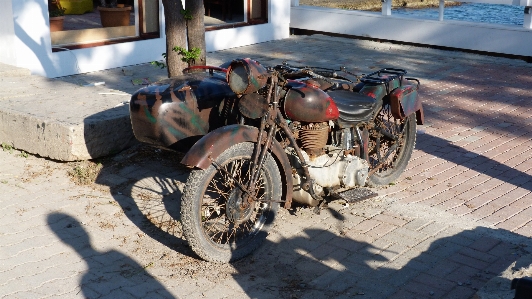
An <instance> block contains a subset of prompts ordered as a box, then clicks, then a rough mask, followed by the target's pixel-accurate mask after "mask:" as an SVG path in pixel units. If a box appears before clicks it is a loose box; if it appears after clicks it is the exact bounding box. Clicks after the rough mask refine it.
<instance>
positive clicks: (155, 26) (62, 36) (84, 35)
mask: <svg viewBox="0 0 532 299" xmlns="http://www.w3.org/2000/svg"><path fill="white" fill-rule="evenodd" d="M99 3H100V1H99V0H61V5H62V6H63V8H65V9H66V11H65V16H64V19H63V27H62V29H61V30H57V31H52V32H50V35H51V39H52V47H68V48H82V47H92V46H96V45H102V44H110V43H116V42H122V41H130V40H139V39H148V38H156V37H159V1H158V0H119V1H118V3H119V5H118V6H119V7H117V8H100V7H98V4H99ZM109 15H110V16H109ZM108 17H110V19H108ZM50 22H51V23H52V22H53V21H52V18H50ZM50 27H51V28H53V26H52V25H51V26H50ZM51 30H53V29H51Z"/></svg>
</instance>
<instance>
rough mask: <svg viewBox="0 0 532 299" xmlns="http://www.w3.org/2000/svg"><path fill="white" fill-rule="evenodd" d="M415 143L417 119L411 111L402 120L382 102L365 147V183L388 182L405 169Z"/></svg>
mask: <svg viewBox="0 0 532 299" xmlns="http://www.w3.org/2000/svg"><path fill="white" fill-rule="evenodd" d="M415 144H416V118H415V114H411V115H410V116H408V117H407V118H405V119H403V120H402V121H401V120H399V119H395V118H394V117H393V116H392V112H391V107H390V105H389V104H384V105H383V106H382V109H381V111H380V112H379V114H378V115H377V117H375V127H374V128H373V129H371V130H370V140H369V146H368V152H369V163H370V173H371V171H374V173H373V175H371V176H370V177H369V178H368V185H370V186H376V185H388V184H390V183H392V182H394V181H395V180H396V179H397V178H399V176H400V175H401V173H403V171H404V170H405V168H406V165H407V164H408V161H409V160H410V157H411V156H412V151H413V150H414V146H415Z"/></svg>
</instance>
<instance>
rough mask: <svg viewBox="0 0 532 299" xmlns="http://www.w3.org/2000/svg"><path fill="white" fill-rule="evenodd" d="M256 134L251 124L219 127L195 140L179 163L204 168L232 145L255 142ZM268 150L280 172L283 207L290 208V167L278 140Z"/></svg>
mask: <svg viewBox="0 0 532 299" xmlns="http://www.w3.org/2000/svg"><path fill="white" fill-rule="evenodd" d="M258 134H259V130H258V129H257V128H255V127H251V126H244V125H237V124H235V125H229V126H224V127H221V128H219V129H216V130H214V131H212V132H210V133H209V134H207V135H206V136H204V137H203V138H202V139H200V140H199V141H198V142H196V143H195V144H194V146H192V147H191V148H190V150H189V151H188V152H187V154H186V155H185V156H184V157H183V159H182V160H181V163H183V164H184V165H187V166H190V167H198V168H201V169H206V168H208V167H209V166H210V165H211V160H215V159H216V158H217V157H218V156H219V155H220V154H221V153H223V152H224V151H225V150H227V149H228V148H229V147H231V146H232V145H234V144H237V143H241V142H257V139H258ZM270 151H271V153H272V155H273V157H274V159H275V160H276V162H277V166H278V167H279V170H280V171H281V173H282V175H281V179H282V181H283V186H281V187H282V188H283V195H284V196H285V200H286V203H285V207H286V208H290V205H291V203H292V189H291V188H288V187H287V186H293V183H292V167H291V166H290V162H289V161H288V158H287V157H286V154H285V152H284V149H283V148H282V146H281V145H280V144H279V142H277V141H276V140H273V142H272V144H271V146H270Z"/></svg>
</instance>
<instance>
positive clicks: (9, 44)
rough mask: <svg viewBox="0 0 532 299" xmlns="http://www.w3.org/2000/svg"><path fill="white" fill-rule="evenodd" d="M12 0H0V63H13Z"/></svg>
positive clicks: (13, 29) (13, 28)
mask: <svg viewBox="0 0 532 299" xmlns="http://www.w3.org/2000/svg"><path fill="white" fill-rule="evenodd" d="M11 1H12V0H0V7H1V8H2V9H0V20H2V21H0V63H5V64H7V63H9V62H13V61H15V58H16V56H15V49H14V48H13V43H14V36H15V26H14V22H13V21H11V20H12V19H13V9H12V6H11Z"/></svg>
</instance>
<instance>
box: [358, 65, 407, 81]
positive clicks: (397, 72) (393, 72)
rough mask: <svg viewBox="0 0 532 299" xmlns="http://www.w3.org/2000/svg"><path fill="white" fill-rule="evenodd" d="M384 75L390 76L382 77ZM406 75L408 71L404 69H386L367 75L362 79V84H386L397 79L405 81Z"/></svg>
mask: <svg viewBox="0 0 532 299" xmlns="http://www.w3.org/2000/svg"><path fill="white" fill-rule="evenodd" d="M382 75H388V76H386V77H382ZM404 75H406V70H403V69H394V68H385V69H381V70H379V71H376V72H373V73H371V74H368V75H365V76H364V77H362V78H360V81H361V82H364V83H370V84H386V83H388V82H390V81H393V80H395V79H400V81H403V76H404Z"/></svg>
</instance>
